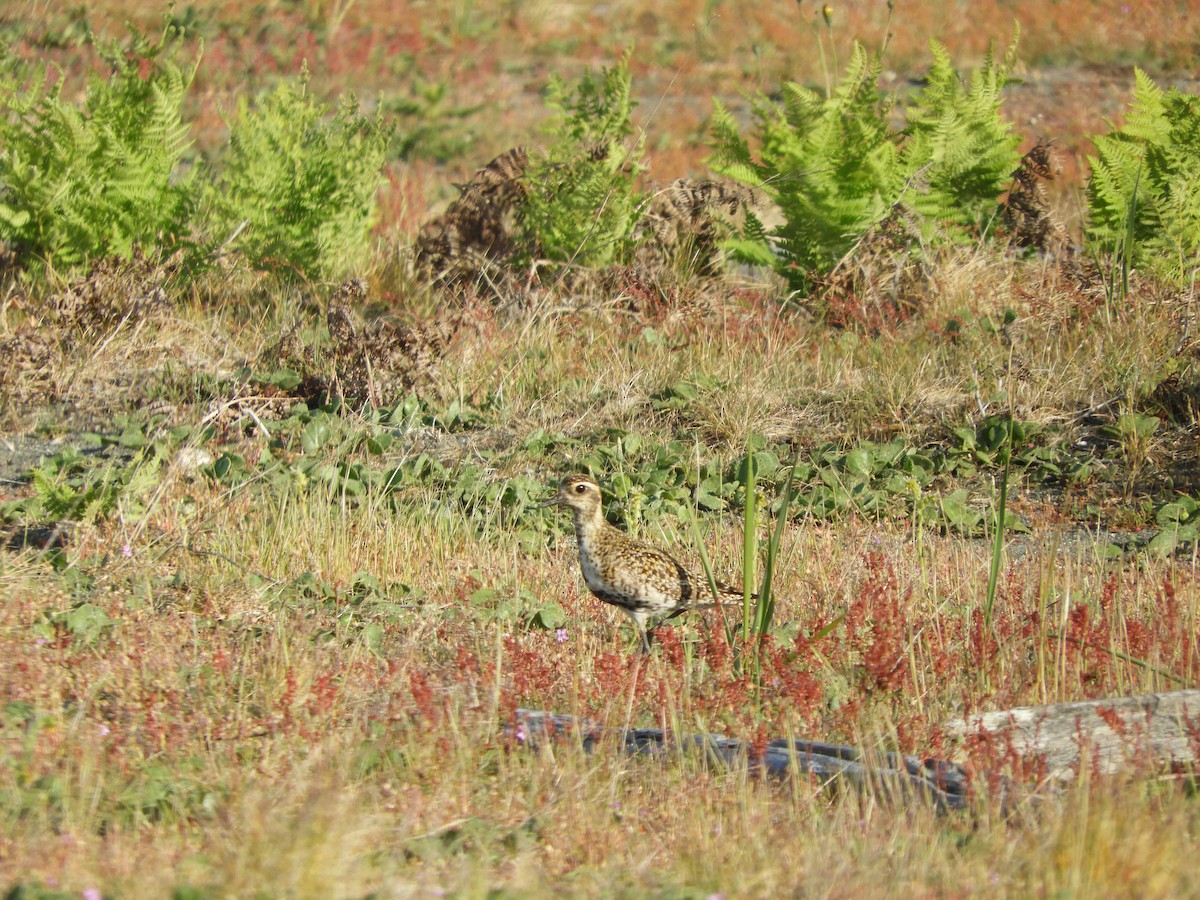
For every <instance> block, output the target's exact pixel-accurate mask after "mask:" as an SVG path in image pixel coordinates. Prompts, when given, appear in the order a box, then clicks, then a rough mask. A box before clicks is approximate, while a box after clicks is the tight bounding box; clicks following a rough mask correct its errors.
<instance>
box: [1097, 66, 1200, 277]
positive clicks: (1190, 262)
mask: <svg viewBox="0 0 1200 900" xmlns="http://www.w3.org/2000/svg"><path fill="white" fill-rule="evenodd" d="M1093 144H1094V146H1095V148H1096V153H1095V155H1094V156H1090V157H1089V160H1088V161H1089V163H1090V164H1091V169H1092V172H1091V176H1090V178H1089V179H1088V209H1089V214H1090V215H1089V225H1088V238H1089V240H1091V241H1092V243H1094V244H1095V245H1096V246H1097V247H1098V248H1099V249H1100V250H1101V252H1103V253H1106V254H1110V255H1112V256H1113V257H1117V258H1121V259H1122V260H1123V261H1124V263H1123V264H1125V265H1132V266H1135V267H1142V268H1147V269H1149V270H1151V271H1154V272H1155V273H1157V274H1159V275H1161V276H1163V277H1166V278H1169V279H1172V280H1176V281H1184V282H1187V281H1190V280H1192V279H1194V278H1195V276H1196V273H1197V271H1198V270H1200V187H1198V186H1197V182H1198V179H1197V175H1196V173H1197V172H1198V171H1200V97H1197V96H1196V95H1194V94H1186V93H1184V92H1182V91H1179V90H1177V89H1174V88H1172V89H1170V90H1165V91H1164V90H1163V89H1162V88H1160V87H1159V86H1158V85H1157V84H1156V83H1155V82H1154V81H1153V79H1151V78H1150V77H1149V76H1148V75H1147V74H1146V73H1145V72H1143V71H1142V70H1141V69H1135V70H1134V90H1133V99H1132V101H1131V104H1130V107H1129V110H1128V113H1127V115H1126V117H1125V125H1124V126H1123V127H1122V128H1114V129H1111V130H1110V131H1109V132H1108V133H1107V134H1104V135H1099V136H1097V137H1095V138H1094V139H1093Z"/></svg>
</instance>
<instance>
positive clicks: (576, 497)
mask: <svg viewBox="0 0 1200 900" xmlns="http://www.w3.org/2000/svg"><path fill="white" fill-rule="evenodd" d="M542 506H569V507H571V509H573V510H575V511H576V512H577V513H582V514H584V515H585V516H590V515H592V514H594V513H595V511H596V510H598V509H599V508H600V486H599V485H598V484H596V482H594V481H592V479H591V478H589V477H588V476H587V475H568V476H567V477H566V478H564V479H563V480H562V484H560V485H559V486H558V493H556V494H555V495H554V496H553V497H551V498H550V499H549V500H547V501H546V502H545V503H543V504H542Z"/></svg>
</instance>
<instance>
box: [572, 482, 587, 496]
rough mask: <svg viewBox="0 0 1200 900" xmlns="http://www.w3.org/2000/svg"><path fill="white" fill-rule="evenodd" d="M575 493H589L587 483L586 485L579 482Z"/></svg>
mask: <svg viewBox="0 0 1200 900" xmlns="http://www.w3.org/2000/svg"><path fill="white" fill-rule="evenodd" d="M575 493H577V494H586V493H587V485H586V484H577V485H575Z"/></svg>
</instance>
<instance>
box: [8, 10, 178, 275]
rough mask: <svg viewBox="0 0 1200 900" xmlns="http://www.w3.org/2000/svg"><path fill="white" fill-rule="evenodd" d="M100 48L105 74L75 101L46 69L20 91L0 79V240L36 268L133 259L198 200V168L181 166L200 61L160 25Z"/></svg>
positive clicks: (14, 82)
mask: <svg viewBox="0 0 1200 900" xmlns="http://www.w3.org/2000/svg"><path fill="white" fill-rule="evenodd" d="M131 35H132V36H131V40H130V42H129V43H128V44H127V45H125V46H122V45H120V44H117V43H99V42H97V41H95V39H94V38H91V39H90V40H91V41H92V42H93V43H94V44H95V46H96V49H97V51H98V52H99V54H100V55H101V57H102V58H103V59H104V61H105V63H106V64H107V65H108V67H109V69H110V73H109V75H108V77H107V78H104V79H101V78H94V79H93V80H92V81H91V83H90V84H89V86H88V90H87V94H86V96H85V98H84V100H83V102H82V104H80V105H78V106H77V105H76V104H73V103H71V102H68V101H67V100H66V99H64V97H63V89H64V86H65V85H64V82H65V79H64V78H63V77H61V73H60V77H58V78H57V80H55V81H54V83H53V84H51V81H52V78H51V75H50V73H49V72H48V71H47V70H46V69H43V70H42V71H41V73H40V78H37V79H36V80H37V82H38V83H37V84H36V85H35V86H34V87H32V88H30V89H29V90H27V91H22V90H21V88H20V80H19V79H16V78H8V79H0V107H3V108H5V109H7V110H9V111H10V114H7V115H5V116H3V117H0V239H2V240H4V241H6V242H8V243H9V244H10V245H11V246H12V247H13V249H14V250H15V252H16V253H17V255H18V259H19V260H20V261H21V263H22V264H23V265H24V266H25V267H26V268H27V269H29V270H31V271H38V270H40V269H41V268H42V267H43V266H45V265H46V264H51V265H53V266H55V267H56V268H73V267H76V266H79V265H81V264H83V263H84V262H86V261H87V260H88V259H89V258H92V257H95V256H98V255H103V254H118V255H120V256H124V257H129V256H130V255H131V253H132V250H133V245H134V244H135V243H137V242H139V241H152V240H157V241H162V240H166V239H168V237H169V236H175V237H178V236H179V235H180V234H182V232H183V231H184V229H185V225H186V223H187V221H188V218H189V216H190V214H191V212H192V208H193V205H194V198H195V192H194V183H195V171H196V170H195V169H192V170H191V171H189V172H188V173H187V174H181V173H180V162H181V160H182V158H183V155H184V152H185V151H186V150H187V148H188V146H189V144H190V139H189V129H188V126H187V125H186V124H185V123H184V122H183V120H182V118H181V116H180V110H181V108H182V106H183V100H184V94H185V92H186V91H187V88H188V86H189V85H190V83H191V81H192V77H193V75H194V74H195V71H196V65H197V64H198V63H192V64H191V65H180V64H179V63H178V62H176V56H177V54H178V51H179V48H180V46H181V45H182V43H183V35H182V33H181V32H180V31H178V30H177V29H174V28H172V27H167V28H166V29H165V30H164V31H163V33H162V34H161V35H160V36H159V37H158V39H157V40H155V41H151V40H150V39H148V38H146V37H145V36H143V35H141V34H140V33H138V32H137V31H131Z"/></svg>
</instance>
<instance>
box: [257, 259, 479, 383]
mask: <svg viewBox="0 0 1200 900" xmlns="http://www.w3.org/2000/svg"><path fill="white" fill-rule="evenodd" d="M366 299H367V286H366V284H365V283H364V282H363V281H362V280H361V279H357V278H352V279H350V280H348V281H346V282H343V283H342V284H341V285H339V286H338V287H337V288H336V289H335V290H334V291H333V293H332V294H331V295H330V298H329V303H328V306H327V311H326V315H325V321H326V325H327V327H328V329H329V345H328V346H325V347H320V348H318V347H317V346H316V345H314V344H312V343H304V342H302V341H301V340H300V337H299V333H300V331H301V329H302V326H303V325H305V324H307V323H304V322H297V323H296V324H295V325H294V326H293V327H292V328H291V329H289V330H288V331H287V332H286V333H285V334H284V335H283V336H282V337H281V338H280V339H279V341H278V342H276V343H275V344H273V345H271V346H269V347H268V348H267V349H266V350H265V351H264V353H263V354H262V355H261V356H260V366H261V367H270V366H284V367H288V368H292V369H295V370H296V371H297V372H298V373H299V374H300V375H301V381H300V383H299V385H297V387H296V388H295V389H294V390H293V391H291V392H289V393H290V394H291V395H292V396H294V397H297V398H300V399H303V400H305V401H307V402H309V403H317V402H321V401H322V400H326V401H329V400H333V401H340V402H345V403H351V404H362V403H366V404H369V405H370V406H372V407H379V406H381V405H383V403H384V402H385V401H386V400H394V399H395V398H396V397H398V396H403V395H404V394H406V393H408V392H409V391H412V390H413V389H415V388H418V387H425V386H427V385H429V384H430V382H431V381H432V380H433V379H434V377H435V376H436V374H437V370H438V363H439V360H440V358H441V357H442V355H443V354H444V353H445V351H446V349H447V348H448V346H449V345H450V343H451V342H452V341H453V340H454V339H455V337H456V336H457V335H458V334H459V333H460V332H461V331H462V330H463V328H464V323H465V322H469V320H470V315H471V314H470V309H469V307H457V308H454V309H451V310H448V311H445V312H442V313H439V314H437V315H435V316H433V317H432V318H430V319H428V320H426V321H425V322H421V323H417V324H411V325H409V324H395V323H392V322H388V321H383V320H377V321H374V322H370V323H367V324H363V325H358V326H356V325H355V322H354V320H355V317H356V315H357V314H356V312H355V309H356V308H360V307H361V306H363V304H364V303H365V301H366Z"/></svg>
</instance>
